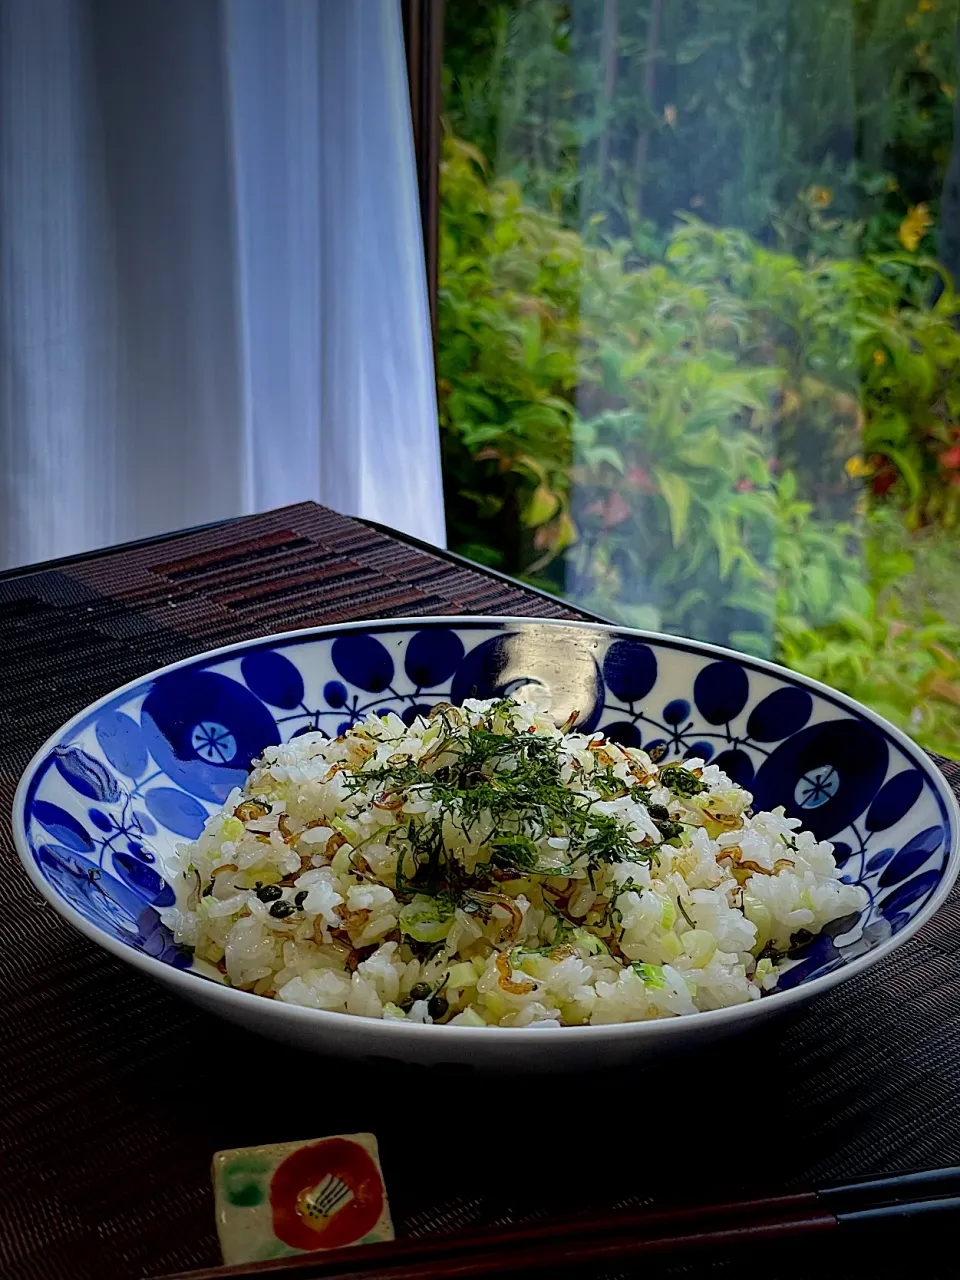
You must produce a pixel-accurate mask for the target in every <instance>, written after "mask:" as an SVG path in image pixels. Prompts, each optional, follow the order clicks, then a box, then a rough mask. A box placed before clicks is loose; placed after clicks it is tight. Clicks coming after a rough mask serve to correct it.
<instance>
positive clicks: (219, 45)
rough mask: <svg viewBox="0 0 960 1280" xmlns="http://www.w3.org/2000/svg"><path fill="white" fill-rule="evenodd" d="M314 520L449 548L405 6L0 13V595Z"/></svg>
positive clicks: (231, 4) (105, 3) (239, 0)
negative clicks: (329, 512)
mask: <svg viewBox="0 0 960 1280" xmlns="http://www.w3.org/2000/svg"><path fill="white" fill-rule="evenodd" d="M306 498H315V499H318V500H319V501H322V502H326V503H328V504H329V505H330V506H333V507H335V508H337V509H338V510H340V511H344V512H347V513H350V514H357V515H362V516H368V517H370V518H373V519H377V520H381V521H383V522H384V523H387V524H391V525H394V526H395V527H398V528H401V529H404V530H406V531H407V532H410V533H412V534H415V535H417V536H419V537H422V538H425V539H427V540H428V541H431V542H435V543H442V541H443V507H442V497H441V488H440V469H439V457H438V444H437V416H436V404H435V398H434V387H433V368H432V354H431V347H430V336H429V317H428V310H427V301H426V292H425V284H424V273H423V261H422V250H421V241H420V231H419V221H418V209H417V194H416V181H415V172H414V161H413V148H412V140H411V127H410V111H409V99H408V94H407V85H406V77H405V69H404V61H403V49H402V30H401V23H400V14H399V8H398V0H136V2H135V3H131V0H2V3H0V567H3V566H6V565H13V564H20V563H25V562H28V561H33V560H39V559H46V558H49V557H53V556H58V555H64V554H69V553H71V552H75V551H82V550H86V549H88V548H91V547H95V546H102V545H106V544H109V543H111V542H117V541H121V540H125V539H128V538H135V537H141V536H146V535H149V534H152V533H156V532H160V531H163V530H166V529H171V528H177V527H183V526H187V525H191V524H197V523H201V522H204V521H208V520H214V519H218V518H222V517H225V516H231V515H237V514H241V513H244V512H249V511H258V510H263V509H266V508H269V507H273V506H279V505H282V504H285V503H289V502H296V501H300V500H302V499H306Z"/></svg>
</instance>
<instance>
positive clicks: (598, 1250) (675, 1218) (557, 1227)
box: [166, 1168, 960, 1280]
mask: <svg viewBox="0 0 960 1280" xmlns="http://www.w3.org/2000/svg"><path fill="white" fill-rule="evenodd" d="M943 1214H946V1215H956V1216H957V1217H958V1220H960V1168H954V1169H933V1170H928V1171H925V1172H923V1173H914V1174H901V1175H896V1176H894V1177H885V1178H873V1179H861V1180H858V1181H856V1182H850V1183H845V1184H843V1185H842V1186H836V1187H826V1188H823V1189H821V1190H818V1191H799V1192H793V1193H789V1194H787V1195H780V1196H763V1197H757V1198H754V1199H749V1200H737V1201H732V1202H729V1203H723V1204H696V1205H674V1206H670V1207H665V1208H663V1209H649V1208H648V1209H641V1210H631V1211H627V1212H623V1213H617V1214H603V1215H601V1216H595V1217H573V1218H568V1219H565V1220H564V1221H562V1222H541V1223H537V1224H534V1225H531V1226H526V1227H517V1228H512V1229H509V1230H486V1231H482V1232H475V1233H472V1234H470V1235H462V1234H456V1235H453V1234H452V1235H443V1236H423V1237H419V1238H415V1239H406V1240H394V1241H389V1242H386V1243H384V1244H376V1245H367V1246H362V1247H359V1248H348V1249H336V1250H330V1251H329V1252H326V1253H317V1254H306V1255H301V1256H298V1257H294V1258H281V1259H276V1260H274V1261H270V1262H261V1263H249V1264H243V1265H240V1266H233V1267H215V1268H210V1269H208V1270H204V1271H191V1272H181V1273H178V1275H176V1276H168V1277H166V1280H244V1278H245V1277H248V1278H249V1280H258V1278H259V1277H263V1276H269V1275H275V1276H280V1277H283V1278H284V1280H334V1278H336V1280H471V1277H480V1276H493V1275H497V1274H504V1273H510V1272H521V1271H522V1272H537V1271H544V1270H554V1271H555V1270H559V1269H562V1268H566V1267H573V1266H584V1265H587V1264H591V1263H593V1264H596V1263H604V1262H617V1261H625V1260H629V1259H631V1258H636V1257H641V1256H644V1255H646V1256H655V1255H660V1256H662V1255H665V1254H671V1253H678V1252H684V1251H691V1250H696V1251H700V1250H703V1249H716V1250H719V1249H730V1248H735V1247H737V1246H742V1245H751V1244H752V1245H757V1244H762V1243H763V1242H765V1241H772V1240H776V1239H781V1238H785V1237H791V1236H811V1235H817V1234H823V1233H826V1232H830V1231H836V1230H838V1229H845V1230H846V1231H847V1232H850V1231H853V1230H856V1229H861V1230H870V1229H876V1228H877V1227H878V1226H881V1225H882V1224H884V1223H894V1222H897V1221H900V1222H902V1221H905V1220H908V1219H914V1218H921V1217H926V1216H928V1215H943Z"/></svg>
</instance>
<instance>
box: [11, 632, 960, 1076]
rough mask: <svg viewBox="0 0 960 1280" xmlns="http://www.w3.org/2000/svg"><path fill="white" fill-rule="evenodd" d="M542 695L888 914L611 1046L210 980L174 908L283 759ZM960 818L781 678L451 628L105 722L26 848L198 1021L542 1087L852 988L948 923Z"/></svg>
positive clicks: (915, 760) (232, 678)
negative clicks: (429, 714) (797, 843)
mask: <svg viewBox="0 0 960 1280" xmlns="http://www.w3.org/2000/svg"><path fill="white" fill-rule="evenodd" d="M532 687H536V688H537V689H538V690H539V693H538V694H537V698H538V700H539V698H540V697H542V696H544V695H545V694H546V695H548V696H549V698H550V707H551V711H552V713H553V714H555V715H556V718H557V720H558V722H561V721H563V720H565V719H566V718H567V716H568V715H569V714H570V713H571V712H574V711H576V712H577V714H578V720H577V724H578V727H579V728H581V729H583V730H592V729H601V730H603V731H604V732H605V733H607V734H609V735H610V736H611V737H613V738H616V739H617V740H619V741H620V742H623V743H625V744H627V745H643V746H644V747H646V748H648V749H649V748H652V747H654V746H657V745H663V746H665V747H666V748H667V753H668V754H667V757H666V758H667V759H671V758H674V759H675V758H680V757H683V756H687V755H696V756H701V757H703V758H705V759H707V760H711V761H713V762H715V763H716V764H718V765H720V766H721V767H722V768H723V769H724V770H726V772H727V773H729V774H730V775H731V776H732V777H733V778H735V779H736V781H738V782H740V783H742V784H743V785H744V786H745V787H748V788H749V789H750V790H752V791H753V793H754V796H755V801H754V803H755V807H756V808H758V809H772V808H774V807H775V806H776V805H781V804H782V805H783V806H784V807H785V808H786V810H787V813H788V814H790V815H791V816H794V817H798V818H800V819H801V820H802V821H803V825H804V826H805V827H807V828H809V829H810V830H811V831H813V833H814V834H815V835H816V836H817V837H818V838H820V839H829V840H832V841H833V843H834V846H835V849H836V856H837V860H838V862H839V863H840V864H841V865H842V868H843V872H844V874H845V875H846V876H849V877H850V878H851V879H852V880H854V881H856V882H857V883H858V884H861V885H863V886H864V888H865V889H866V890H867V892H868V894H869V905H868V906H867V908H866V909H865V910H864V911H863V912H862V913H861V915H860V916H859V917H856V918H851V917H847V918H846V919H844V920H843V921H840V922H834V924H833V925H831V926H828V930H827V931H826V932H824V933H823V934H821V935H820V936H818V937H817V938H816V939H815V940H814V941H813V943H812V944H810V945H808V947H807V948H806V950H805V951H803V952H802V953H800V954H798V955H797V956H796V958H795V963H794V964H793V966H792V967H791V968H790V969H789V971H788V972H786V973H785V974H784V975H783V977H782V978H781V980H780V983H779V986H778V989H777V990H776V991H775V992H774V993H772V994H771V995H769V996H766V997H764V999H763V1000H760V1001H754V1002H752V1003H751V1004H749V1005H740V1006H737V1007H735V1008H728V1009H721V1010H718V1011H716V1012H710V1013H702V1014H698V1015H695V1016H690V1017H684V1018H675V1019H667V1020H663V1021H657V1022H645V1023H633V1024H624V1025H614V1026H599V1027H569V1028H561V1029H557V1030H553V1031H549V1030H547V1031H545V1030H543V1029H530V1028H525V1029H503V1028H496V1029H484V1028H470V1027H432V1026H421V1025H417V1024H410V1023H403V1022H395V1021H386V1022H380V1021H376V1020H371V1019H366V1018H357V1017H353V1016H348V1015H346V1014H339V1013H327V1012H322V1011H318V1010H313V1009H305V1008H300V1007H297V1006H294V1005H289V1004H285V1003H283V1002H281V1001H274V1000H265V999H263V998H262V997H260V996H255V995H251V994H248V993H247V992H243V991H236V990H233V989H231V988H229V987H226V986H221V985H219V984H217V983H215V982H211V981H209V980H208V979H207V978H204V977H201V976H200V975H199V974H195V973H192V972H191V970H190V958H189V956H188V955H187V954H185V953H183V952H181V951H180V950H179V949H178V948H177V947H176V946H175V944H174V941H173V938H172V937H171V935H170V933H169V931H168V930H167V929H166V928H165V927H164V926H163V924H162V923H161V921H160V917H159V914H158V908H161V907H163V906H165V905H168V904H170V903H172V902H173V898H174V895H173V889H172V888H171V885H170V883H168V876H169V875H170V868H171V865H172V854H173V851H174V848H175V846H176V844H177V843H178V842H179V841H182V840H185V839H191V838H192V837H194V836H196V835H198V834H199V833H200V830H201V828H202V826H203V823H204V820H205V818H206V817H207V815H208V814H209V813H211V812H213V811H214V810H215V809H216V808H217V807H218V806H219V805H220V804H221V803H222V801H223V800H224V799H225V798H226V796H227V795H228V793H229V792H230V791H231V789H232V788H233V787H234V786H237V785H240V784H242V783H243V781H244V779H245V777H246V775H247V771H248V769H249V767H250V763H251V761H252V760H253V759H254V758H255V757H256V756H257V755H258V754H259V753H260V752H261V750H262V749H263V748H264V747H265V746H267V745H269V744H271V743H278V742H281V741H285V740H286V739H288V738H291V737H294V736H296V735H297V734H299V733H304V732H307V731H311V730H315V729H318V728H319V729H322V730H324V731H325V732H327V733H329V734H330V735H331V736H333V735H336V734H337V733H339V732H341V731H342V730H343V728H344V727H345V726H347V725H350V724H352V723H353V722H354V721H356V720H357V719H359V718H362V717H364V716H365V715H366V714H367V712H369V711H371V710H374V711H378V712H387V711H396V712H397V713H398V714H399V715H400V716H402V717H403V718H405V719H408V720H409V719H412V718H413V717H414V716H415V715H417V713H418V712H420V711H421V710H425V709H429V708H430V707H431V706H432V705H433V704H434V703H436V702H440V701H453V702H458V701H461V700H462V699H463V698H466V697H470V696H476V697H492V696H494V695H500V694H505V693H518V692H522V691H523V690H524V689H529V688H532ZM958 829H960V815H958V810H957V805H956V801H955V800H954V797H953V795H952V794H951V792H950V790H949V788H948V787H947V785H946V783H945V781H944V779H943V778H942V776H941V775H940V773H939V771H938V770H937V768H936V767H935V766H934V765H933V763H932V762H931V761H930V760H929V758H928V757H927V756H926V755H925V754H924V752H923V751H921V750H920V749H919V748H918V747H916V746H915V745H914V744H913V743H912V742H911V741H910V740H909V739H908V738H907V737H905V736H904V735H903V734H902V733H900V732H899V730H897V729H895V728H894V727H893V726H892V725H890V724H888V723H887V722H886V721H885V720H883V719H881V717H880V716H877V715H874V714H873V712H871V711H868V710H866V709H865V708H864V707H861V706H859V705H858V704H857V703H855V702H853V701H852V700H851V699H850V698H846V697H844V696H843V695H842V694H838V693H834V692H833V691H832V690H830V689H828V688H826V687H825V686H824V685H821V684H818V683H817V682H816V681H813V680H808V679H805V678H804V677H802V676H798V675H794V674H792V673H791V672H788V671H786V670H784V669H783V668H781V667H777V666H774V665H773V664H771V663H769V662H763V661H761V660H759V659H755V658H748V657H744V656H743V655H741V654H736V653H732V652H730V651H729V650H725V649H719V648H716V647H714V646H712V645H708V644H700V643H697V642H696V641H692V640H682V639H675V638H672V637H668V636H661V635H654V634H649V633H644V632H639V631H630V630H626V629H622V630H621V629H616V628H613V627H607V626H593V625H588V624H586V623H566V622H545V621H531V620H529V619H526V620H525V619H521V618H480V617H468V618H432V619H406V620H404V619H401V620H397V621H387V622H366V623H359V624H354V625H350V626H342V627H318V628H315V629H313V630H309V631H298V632H291V633H288V634H286V635H280V636H273V637H271V638H269V639H266V640H257V641H252V642H250V643H246V644H239V645H232V646H230V647H227V648H225V649H218V650H216V651H215V652H213V653H208V654H204V655H202V656H201V657H198V658H192V659H189V660H188V661H186V662H180V663H177V664H175V665H173V666H170V667H165V668H164V669H163V670H161V671H158V672H155V673H154V674H152V675H149V676H146V677H144V678H143V679H142V680H137V681H134V682H133V683H132V684H128V685H126V686H125V687H124V688H122V689H120V690H118V691H117V692H116V693H113V694H111V695H109V696H108V697H106V698H102V699H101V700H100V701H99V702H95V703H94V704H93V705H92V706H90V707H88V708H87V709H86V710H85V711H83V712H81V713H80V714H79V715H78V716H75V717H74V718H73V719H72V720H70V721H68V723H67V724H65V725H64V727H63V728H62V729H61V730H59V732H58V733H56V734H54V736H53V737H52V738H51V739H50V740H49V741H48V742H47V743H46V744H45V745H44V746H43V747H42V748H41V749H40V751H39V752H38V753H37V755H36V756H35V757H34V758H33V760H32V761H31V763H30V765H29V766H28V768H27V770H26V773H25V774H24V776H23V779H22V780H21V783H20V786H19V789H18V791H17V795H16V800H15V804H14V831H15V835H16V840H17V846H18V848H19V851H20V855H21V857H22V859H23V862H24V865H25V866H26V869H27V872H28V873H29V875H30V878H31V879H32V880H33V883H34V884H35V885H36V887H37V888H38V889H39V891H40V892H41V893H42V894H43V896H44V897H45V898H46V899H47V900H48V901H49V902H50V903H51V904H52V906H54V907H55V908H56V910H57V911H59V912H60V914H61V915H63V916H64V917H65V918H66V919H67V920H69V921H70V923H71V924H73V925H75V926H76V927H77V928H78V929H79V930H80V931H81V932H82V933H85V934H86V935H87V937H89V938H91V939H92V940H93V941H94V942H96V943H98V944H99V945H100V946H102V947H104V948H105V949H106V950H107V951H110V952H112V953H113V954H114V955H116V956H119V957H120V958H121V959H123V960H127V961H128V962H129V963H131V964H133V965H135V966H137V967H138V968H140V969H142V970H143V971H144V972H145V973H148V974H150V975H151V976H153V977H155V978H157V979H159V980H160V981H161V982H164V983H166V984H167V985H168V986H170V987H172V988H174V989H175V990H176V991H178V992H180V993H181V994H182V995H184V996H186V997H187V998H189V999H191V1000H194V1001H195V1002H196V1003H197V1004H199V1005H201V1006H203V1007H204V1008H206V1009H208V1010H210V1011H211V1012H214V1013H217V1014H220V1015H222V1016H223V1017H226V1018H229V1019H231V1020H233V1021H235V1022H239V1023H242V1024H244V1025H245V1026H247V1027H249V1028H251V1029H253V1030H256V1031H259V1032H263V1033H265V1034H267V1035H271V1036H274V1037H276V1038H279V1039H284V1040H289V1041H291V1042H293V1043H296V1044H298V1045H301V1046H303V1047H308V1048H315V1049H318V1050H322V1051H324V1052H335V1053H343V1054H349V1055H353V1056H363V1057H368V1058H371V1057H372V1058H396V1059H405V1060H408V1061H416V1062H438V1063H439V1062H442V1063H464V1064H471V1065H482V1066H506V1067H511V1068H534V1067H545V1066H550V1067H552V1068H557V1067H576V1066H581V1065H584V1066H585V1065H591V1066H596V1065H599V1064H601V1063H615V1062H618V1061H625V1060H629V1059H636V1058H638V1057H641V1056H647V1055H650V1054H653V1053H656V1052H659V1051H661V1050H663V1049H665V1048H667V1047H669V1046H674V1047H676V1046H677V1045H678V1044H686V1043H687V1042H689V1043H690V1044H693V1043H694V1042H699V1041H702V1040H703V1039H709V1038H713V1037H715V1036H718V1035H721V1034H727V1033H730V1032H733V1031H735V1030H737V1029H738V1028H741V1027H747V1026H749V1025H751V1024H755V1023H756V1022H757V1021H758V1020H760V1019H763V1018H765V1017H769V1016H770V1015H771V1014H774V1013H776V1011H777V1010H783V1009H786V1008H788V1007H789V1006H790V1005H791V1004H795V1003H797V1002H799V1001H803V1000H806V999H808V998H809V997H811V996H814V995H816V994H818V993H819V992H822V991H826V990H828V989H829V988H830V987H832V986H835V985H836V984H837V983H839V982H844V981H846V980H847V979H849V978H853V977H854V976H855V975H856V974H857V973H859V972H860V971H861V970H863V969H865V968H866V967H867V966H868V965H871V964H874V963H875V962H876V961H877V960H879V959H880V957H881V956H884V955H886V954H887V953H888V952H890V951H891V950H892V949H893V948H894V947H896V946H899V945H900V943H902V942H904V941H905V940H906V939H907V938H909V937H910V935H911V934H913V933H914V932H915V931H916V930H917V929H918V928H919V927H920V926H921V925H922V924H923V922H924V921H925V920H927V919H929V917H930V916H931V915H932V914H933V912H934V911H936V909H937V907H938V906H939V904H940V903H941V902H942V901H943V899H944V898H945V897H946V895H947V893H948V892H949V890H950V887H951V885H952V884H953V882H954V879H955V878H956V875H957V871H958V866H960V843H958Z"/></svg>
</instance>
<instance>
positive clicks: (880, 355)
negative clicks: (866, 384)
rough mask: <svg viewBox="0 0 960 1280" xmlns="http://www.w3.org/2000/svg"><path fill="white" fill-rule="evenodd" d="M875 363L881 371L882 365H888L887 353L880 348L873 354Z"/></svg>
mask: <svg viewBox="0 0 960 1280" xmlns="http://www.w3.org/2000/svg"><path fill="white" fill-rule="evenodd" d="M873 363H874V364H875V365H876V366H877V368H878V369H879V368H880V366H881V365H884V364H886V363H887V353H886V352H885V351H881V350H880V348H879V347H878V348H877V350H876V351H874V353H873Z"/></svg>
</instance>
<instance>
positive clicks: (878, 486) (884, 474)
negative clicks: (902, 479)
mask: <svg viewBox="0 0 960 1280" xmlns="http://www.w3.org/2000/svg"><path fill="white" fill-rule="evenodd" d="M896 478H897V471H896V468H895V467H891V466H886V467H884V468H883V470H882V471H878V472H877V474H876V475H875V476H874V477H873V492H874V493H875V494H876V495H877V497H878V498H882V497H883V495H884V494H885V493H886V492H887V490H888V489H889V488H890V487H891V486H892V485H893V483H894V482H895V481H896Z"/></svg>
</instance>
